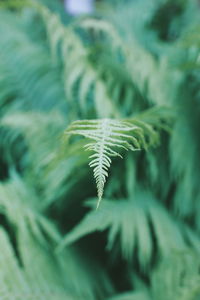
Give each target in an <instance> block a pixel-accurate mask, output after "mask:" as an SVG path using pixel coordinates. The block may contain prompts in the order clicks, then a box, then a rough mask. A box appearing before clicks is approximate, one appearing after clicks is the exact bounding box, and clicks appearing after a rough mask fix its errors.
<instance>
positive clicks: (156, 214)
mask: <svg viewBox="0 0 200 300" xmlns="http://www.w3.org/2000/svg"><path fill="white" fill-rule="evenodd" d="M132 197H133V198H130V199H118V200H117V201H109V200H107V199H105V200H104V201H103V203H102V207H101V209H100V210H98V211H94V210H92V211H90V212H89V213H88V214H87V215H86V217H85V218H84V219H83V220H82V221H81V222H80V223H79V224H78V225H77V226H76V227H75V228H74V229H73V230H72V231H71V232H69V233H68V234H67V235H66V236H65V238H64V239H63V241H62V243H61V245H60V246H59V249H62V248H63V247H65V246H67V245H70V244H72V243H74V242H76V241H77V240H78V239H80V238H82V237H84V236H86V235H87V234H91V233H93V232H95V231H96V230H98V231H104V230H106V229H109V231H108V243H107V249H108V250H111V249H113V246H114V244H115V247H116V243H115V241H116V240H118V239H119V246H120V248H121V253H122V256H123V257H124V258H125V259H127V260H128V261H132V259H133V257H134V259H135V258H136V257H135V252H134V250H135V249H137V250H138V251H137V252H136V253H137V259H138V261H139V263H140V265H141V267H142V268H143V269H144V270H146V269H147V266H149V264H150V262H151V260H152V258H153V257H154V255H155V251H158V253H159V257H167V256H168V255H169V254H170V253H171V251H172V250H173V249H177V250H181V251H185V250H187V249H189V248H192V249H194V246H193V245H192V241H189V239H188V236H186V230H185V228H183V227H182V226H181V225H182V224H181V223H179V222H178V221H177V220H176V219H175V218H173V217H172V216H170V214H169V213H168V212H167V210H166V209H165V208H164V207H163V206H162V205H160V203H159V202H158V200H156V199H155V197H154V196H153V195H152V194H151V193H150V192H148V191H145V192H144V190H143V189H142V188H140V190H138V191H137V192H136V193H135V195H132ZM87 206H90V207H92V208H93V207H94V201H89V202H88V203H87ZM150 224H151V225H150ZM152 231H153V233H154V237H153V235H152ZM154 238H156V241H157V242H156V248H155V245H154V244H153V239H154ZM191 238H192V237H191ZM194 240H195V243H196V245H197V247H198V245H199V243H198V241H199V239H198V236H197V235H196V236H195V237H194ZM191 245H192V247H191ZM197 247H196V252H197V253H199V249H198V248H197Z"/></svg>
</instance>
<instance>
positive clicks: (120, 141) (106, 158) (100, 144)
mask: <svg viewBox="0 0 200 300" xmlns="http://www.w3.org/2000/svg"><path fill="white" fill-rule="evenodd" d="M65 133H66V134H67V135H82V136H84V137H86V138H88V139H90V140H92V141H93V142H91V143H87V144H86V145H85V147H84V148H85V149H86V150H89V151H92V152H94V154H92V155H90V156H89V158H90V159H91V162H90V163H89V166H90V167H91V168H93V173H94V178H95V180H96V184H97V192H98V203H97V208H98V207H99V204H100V202H101V199H102V196H103V191H104V184H105V182H106V178H107V177H108V170H109V168H110V165H111V158H110V157H114V156H119V157H121V158H122V156H121V154H119V153H118V152H117V151H115V150H114V149H113V148H118V149H124V150H132V151H136V150H139V149H140V147H141V146H142V143H141V141H142V140H143V133H142V130H141V128H140V127H138V126H136V125H133V124H131V123H128V122H125V121H118V120H113V119H101V120H83V121H75V122H73V123H72V124H71V125H70V126H69V128H68V129H67V130H66V131H65Z"/></svg>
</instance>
